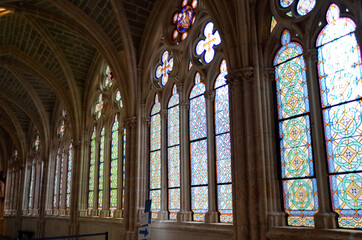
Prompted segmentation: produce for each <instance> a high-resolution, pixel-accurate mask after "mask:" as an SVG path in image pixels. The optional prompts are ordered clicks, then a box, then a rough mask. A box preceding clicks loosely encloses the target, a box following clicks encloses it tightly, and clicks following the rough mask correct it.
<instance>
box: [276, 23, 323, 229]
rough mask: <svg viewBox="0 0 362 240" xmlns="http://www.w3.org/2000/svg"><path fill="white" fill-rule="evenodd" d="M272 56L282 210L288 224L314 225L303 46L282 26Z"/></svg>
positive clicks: (314, 188) (314, 191)
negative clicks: (292, 38)
mask: <svg viewBox="0 0 362 240" xmlns="http://www.w3.org/2000/svg"><path fill="white" fill-rule="evenodd" d="M281 44H282V47H281V48H280V50H279V51H278V53H277V54H276V56H275V59H274V66H275V84H276V98H277V103H278V126H279V148H280V163H281V178H282V187H283V196H284V210H285V212H286V213H287V214H288V224H289V225H292V226H314V217H313V216H314V214H315V213H316V212H317V211H318V192H317V184H316V179H315V174H314V164H313V153H312V140H311V132H310V131H311V127H310V112H309V95H308V88H307V87H308V86H307V77H306V66H305V62H304V58H303V48H302V46H301V45H300V44H299V43H297V42H291V35H290V32H289V31H288V30H284V31H283V33H282V36H281Z"/></svg>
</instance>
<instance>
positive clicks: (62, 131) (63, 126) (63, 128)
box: [59, 120, 65, 137]
mask: <svg viewBox="0 0 362 240" xmlns="http://www.w3.org/2000/svg"><path fill="white" fill-rule="evenodd" d="M64 132H65V123H64V120H62V122H61V124H60V127H59V133H60V136H61V137H63V136H64Z"/></svg>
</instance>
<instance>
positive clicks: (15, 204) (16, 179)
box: [11, 171, 20, 215]
mask: <svg viewBox="0 0 362 240" xmlns="http://www.w3.org/2000/svg"><path fill="white" fill-rule="evenodd" d="M14 178H15V181H14V185H15V187H14V193H13V208H12V213H11V215H16V210H17V209H18V204H17V199H18V192H19V191H18V190H19V186H20V185H19V174H18V171H14Z"/></svg>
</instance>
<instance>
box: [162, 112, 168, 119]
mask: <svg viewBox="0 0 362 240" xmlns="http://www.w3.org/2000/svg"><path fill="white" fill-rule="evenodd" d="M161 117H162V118H163V119H165V120H167V118H168V111H167V109H162V110H161Z"/></svg>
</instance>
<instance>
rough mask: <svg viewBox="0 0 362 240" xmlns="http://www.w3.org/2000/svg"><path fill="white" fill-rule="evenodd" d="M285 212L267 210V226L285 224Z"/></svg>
mask: <svg viewBox="0 0 362 240" xmlns="http://www.w3.org/2000/svg"><path fill="white" fill-rule="evenodd" d="M286 217H287V214H286V213H284V212H269V213H268V217H267V218H268V227H278V226H286V225H287V222H286Z"/></svg>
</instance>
